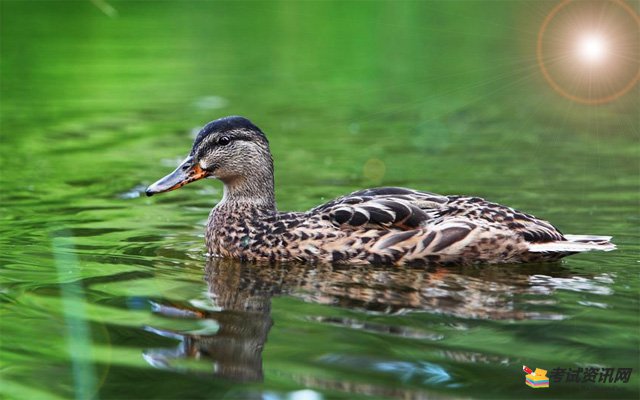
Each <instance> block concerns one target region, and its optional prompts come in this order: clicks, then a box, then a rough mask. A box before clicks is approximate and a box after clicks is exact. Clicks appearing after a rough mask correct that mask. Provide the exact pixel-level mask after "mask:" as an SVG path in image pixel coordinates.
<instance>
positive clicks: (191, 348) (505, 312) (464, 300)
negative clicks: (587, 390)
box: [144, 258, 602, 382]
mask: <svg viewBox="0 0 640 400" xmlns="http://www.w3.org/2000/svg"><path fill="white" fill-rule="evenodd" d="M574 278H575V277H573V276H572V274H571V272H570V271H569V270H568V269H566V268H564V267H563V266H562V264H560V263H556V264H531V265H501V266H481V267H480V266H478V267H428V268H403V267H375V268H373V267H355V266H331V265H322V266H308V265H296V264H280V265H271V266H267V265H255V264H246V263H241V262H238V261H233V260H227V259H218V258H215V259H210V260H207V262H206V265H205V280H206V282H207V285H208V296H209V299H210V304H208V305H204V304H195V303H193V302H192V303H189V304H179V305H176V304H154V311H155V312H156V313H158V314H159V315H162V316H165V317H167V318H188V319H201V320H203V321H205V320H210V321H211V324H209V325H210V326H212V328H211V329H209V330H207V329H204V330H200V331H196V332H193V331H192V332H176V331H168V330H159V329H155V328H153V327H148V328H147V330H148V331H149V332H153V333H155V334H158V335H161V336H165V337H169V338H172V339H176V340H178V341H179V342H180V344H179V345H178V347H177V348H173V349H152V350H151V349H150V350H147V351H146V352H145V354H144V358H145V360H146V361H147V362H149V363H150V364H151V365H153V366H155V367H158V368H162V369H169V370H175V371H178V372H185V373H196V374H203V375H211V374H213V375H215V376H218V377H222V378H225V379H230V380H234V381H243V382H256V381H262V380H263V368H262V351H263V349H264V346H265V343H266V342H267V337H268V334H269V330H270V328H271V326H272V325H273V320H272V318H271V299H272V297H274V296H282V295H286V296H291V297H294V298H298V299H301V300H303V301H305V302H309V303H316V304H326V305H331V306H337V307H342V308H347V309H357V310H361V311H365V312H369V313H383V314H405V313H408V312H426V313H431V314H444V315H449V316H454V317H460V318H465V319H485V320H530V319H549V320H557V319H563V318H564V316H563V315H561V314H558V313H557V312H556V313H555V314H554V313H551V312H548V313H543V312H540V311H534V310H531V309H530V307H527V304H528V303H527V300H526V299H525V300H522V298H523V297H524V298H526V296H527V295H534V297H535V298H536V299H535V300H534V301H532V303H531V304H535V302H540V300H543V301H552V299H551V298H550V297H549V296H548V295H549V294H550V293H553V292H554V291H555V288H556V287H562V288H563V289H565V288H566V287H567V285H569V286H570V284H571V282H572V280H573V279H574ZM579 284H580V285H582V286H580V287H579V288H578V289H580V288H585V287H586V288H587V290H589V288H588V285H589V284H592V285H593V288H594V290H599V289H598V288H602V287H601V286H597V285H595V282H594V281H592V280H591V279H587V278H583V277H581V278H580V279H579ZM585 285H587V286H585ZM518 299H519V300H518ZM194 304H195V305H194ZM534 308H535V307H534ZM309 320H312V321H314V322H319V323H325V324H331V325H342V326H345V325H346V326H348V327H350V328H356V329H364V330H369V331H372V332H376V333H383V334H391V335H397V336H402V337H410V338H416V339H424V340H439V338H438V337H436V336H437V334H433V335H432V334H428V333H427V334H425V333H423V332H420V331H415V330H411V329H408V328H407V329H405V328H403V327H398V326H386V325H383V324H365V323H361V322H358V321H354V320H351V319H348V318H324V317H313V316H309ZM189 360H191V361H195V360H197V362H193V363H189ZM196 364H197V365H198V367H197V368H195V367H194V365H196Z"/></svg>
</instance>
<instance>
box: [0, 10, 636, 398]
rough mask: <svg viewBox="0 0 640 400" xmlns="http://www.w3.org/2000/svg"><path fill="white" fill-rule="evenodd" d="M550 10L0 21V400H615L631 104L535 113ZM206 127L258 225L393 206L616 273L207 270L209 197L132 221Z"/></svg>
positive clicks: (543, 97) (94, 15) (632, 285)
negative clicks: (242, 122) (539, 228)
mask: <svg viewBox="0 0 640 400" xmlns="http://www.w3.org/2000/svg"><path fill="white" fill-rule="evenodd" d="M556 4H557V2H553V1H551V2H547V1H537V0H536V1H513V2H511V1H495V2H492V1H399V2H396V1H375V2H361V1H347V2H328V1H327V2H325V1H305V2H294V1H282V2H266V1H265V2H262V1H239V2H225V1H220V2H213V1H158V2H155V1H113V2H108V3H105V2H102V1H99V0H96V1H94V2H91V1H51V2H49V1H12V0H2V1H0V56H1V59H0V67H1V71H0V79H1V80H0V85H1V88H0V89H1V99H0V117H1V119H0V134H1V142H0V143H1V147H0V162H1V164H0V181H1V184H2V185H1V187H2V190H1V191H0V199H1V203H0V207H1V209H2V212H1V213H0V231H1V233H2V234H1V235H0V259H1V260H2V264H1V265H2V269H1V270H0V284H1V291H0V299H1V300H2V310H1V312H2V316H1V319H0V329H1V331H0V344H1V346H2V348H1V352H0V363H1V369H0V372H1V374H2V375H1V379H2V380H1V381H0V393H2V396H3V397H5V398H11V399H25V398H31V399H36V398H37V399H41V398H42V399H49V398H50V399H57V398H78V399H80V398H82V399H84V398H92V397H93V398H105V399H112V398H113V399H115V398H265V399H272V398H274V399H276V398H293V399H316V398H336V397H343V398H360V397H373V398H381V397H389V398H413V399H418V398H427V397H428V398H469V397H481V398H498V397H500V398H514V397H517V398H527V397H534V396H535V397H538V395H541V394H540V393H537V392H534V391H533V390H532V389H529V388H527V387H526V386H525V385H524V374H523V373H522V372H521V366H522V364H526V365H528V366H529V367H531V368H536V367H537V368H545V369H548V370H551V369H553V368H556V367H563V368H587V367H593V366H597V367H613V368H622V367H631V368H634V371H633V373H632V375H631V381H630V382H628V383H622V382H617V383H584V384H576V383H570V382H569V383H557V384H555V385H554V384H553V383H552V387H551V388H550V389H540V391H543V390H544V391H545V394H542V395H544V396H551V397H554V398H560V397H567V398H576V397H579V398H581V397H583V398H637V397H638V393H639V388H638V384H639V379H638V373H640V371H639V368H640V365H639V362H638V360H639V355H640V353H639V346H640V345H639V342H638V326H640V324H639V322H640V321H639V318H638V315H639V313H638V311H639V310H640V308H639V297H638V291H639V283H640V278H639V276H638V273H637V267H638V250H640V246H639V241H638V238H639V234H640V232H639V231H638V226H639V225H638V224H639V222H640V218H639V215H638V206H639V204H640V203H639V200H640V196H639V193H640V192H639V189H640V187H639V186H640V180H639V178H640V174H639V171H640V170H639V160H640V146H639V139H640V122H639V120H638V109H640V94H639V92H638V90H637V87H636V88H634V89H633V90H632V91H631V92H629V93H627V94H626V95H625V96H624V97H621V98H619V99H617V100H616V101H614V102H611V103H608V104H605V105H600V106H587V105H582V104H577V103H574V102H571V101H570V100H568V99H565V98H563V97H562V96H560V95H558V94H557V93H556V92H554V91H553V90H552V89H551V88H550V87H549V85H548V84H547V83H546V82H545V80H544V79H543V77H542V75H541V73H540V71H539V68H538V65H537V62H536V57H535V42H536V38H537V34H538V29H539V27H540V25H541V23H542V21H543V19H544V17H545V15H547V14H548V13H549V11H550V10H551V9H552V8H553V7H554V6H555V5H556ZM631 5H632V6H633V7H635V10H636V11H637V10H638V7H637V3H635V4H631ZM636 61H637V60H636ZM225 115H243V116H246V117H248V118H250V119H251V120H252V121H253V122H255V123H256V124H257V125H258V126H260V127H261V128H262V129H263V130H264V131H265V132H266V134H267V136H268V138H269V139H270V142H271V147H272V151H273V153H274V159H275V167H276V197H277V201H278V205H279V207H280V208H281V209H283V210H303V209H306V208H310V207H312V206H314V205H317V204H319V203H320V202H322V201H326V200H329V199H330V198H332V197H334V196H338V195H341V194H344V193H347V192H349V191H351V190H355V189H358V188H362V187H366V186H378V185H397V186H408V187H413V188H417V189H422V190H429V191H434V192H437V193H443V194H473V195H479V196H483V197H485V198H487V199H489V200H492V201H496V202H500V203H503V204H508V205H510V206H513V207H517V208H520V209H523V210H525V211H528V212H531V213H533V214H535V215H537V216H539V217H542V218H545V219H548V220H550V221H553V222H554V223H555V224H556V225H557V226H558V227H559V228H560V229H561V230H562V231H563V232H567V233H575V234H589V233H590V234H600V235H607V234H608V235H614V237H615V239H614V241H615V243H616V244H617V245H618V246H619V250H617V251H616V252H613V253H604V254H585V255H580V256H576V257H573V258H570V259H568V260H567V261H566V262H564V263H562V264H558V265H551V266H536V265H533V266H500V267H487V268H470V269H469V268H453V267H452V268H446V269H443V268H438V269H434V268H428V269H424V270H418V271H415V270H406V271H405V270H398V269H391V270H388V269H385V270H382V271H379V272H375V271H374V272H371V271H361V270H348V271H334V270H331V269H329V271H326V270H321V271H315V270H310V269H305V268H302V269H301V270H300V269H297V268H298V267H282V268H284V269H280V270H275V271H272V270H266V271H265V270H263V269H261V268H259V267H258V266H251V265H243V266H239V265H236V264H233V263H232V264H231V265H226V264H223V265H218V264H216V263H213V264H214V265H212V262H211V261H207V260H206V257H205V255H204V251H205V249H204V246H203V239H202V235H203V224H204V221H205V219H206V216H207V213H208V211H209V210H210V208H211V207H212V206H213V205H214V204H215V203H216V202H217V201H218V200H220V198H221V195H222V193H221V186H220V184H219V183H214V182H212V181H207V182H198V183H196V184H194V185H190V186H189V187H186V188H184V189H182V190H180V191H178V192H174V193H170V194H167V195H165V196H157V197H154V198H153V199H147V198H143V197H140V195H141V193H142V191H143V190H144V187H145V186H146V185H148V184H149V183H152V182H153V181H155V180H156V179H158V178H159V177H161V176H163V175H164V174H166V173H167V172H168V171H170V170H171V169H172V168H173V167H175V165H176V164H177V162H178V161H179V159H181V158H182V157H184V155H185V154H186V153H187V152H188V151H189V149H190V145H191V141H192V135H193V130H194V129H197V128H198V127H200V126H201V125H203V124H204V123H206V122H208V121H210V120H212V119H215V118H219V117H221V116H225ZM290 268H291V269H290ZM300 268H301V267H300ZM203 271H205V272H206V273H205V272H203ZM207 271H208V272H207ZM283 271H284V272H283ZM227 274H228V275H229V279H226V277H227ZM369 274H370V275H369ZM203 277H204V280H203ZM221 277H222V278H221ZM287 277H289V278H287ZM292 277H296V278H300V279H298V280H297V281H295V282H293V281H287V279H289V280H291V279H292ZM318 277H320V278H322V279H320V278H318ZM223 278H224V279H223ZM240 278H242V279H240ZM225 295H226V296H225ZM272 296H273V297H272ZM246 298H249V299H252V300H251V301H248V300H247V302H248V303H243V301H244V300H242V299H245V300H246ZM234 299H235V300H234ZM241 300H242V301H241ZM252 302H253V303H252ZM249 303H251V304H254V303H255V304H259V305H260V307H258V309H254V308H251V307H249V306H246V304H249ZM252 307H253V306H252ZM177 309H189V310H192V311H191V312H196V313H201V314H202V315H206V318H201V317H202V315H201V314H198V315H200V317H198V318H195V317H194V315H195V314H189V313H187V312H185V313H186V314H184V313H181V312H178V311H176V310H177ZM172 310H173V311H172ZM194 310H195V311H194ZM271 324H273V326H271ZM225 329H226V330H225ZM194 348H197V349H199V350H198V351H196V350H194ZM225 348H226V349H231V350H232V351H230V354H226V353H225V350H224V349H225ZM263 348H264V349H263ZM150 349H151V350H150ZM158 349H162V350H158ZM207 349H208V350H207ZM205 350H207V351H205ZM235 350H238V351H237V352H235ZM236 363H237V364H238V365H236ZM231 370H233V371H235V373H230V372H229V371H231Z"/></svg>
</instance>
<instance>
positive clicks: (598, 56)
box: [577, 34, 608, 64]
mask: <svg viewBox="0 0 640 400" xmlns="http://www.w3.org/2000/svg"><path fill="white" fill-rule="evenodd" d="M577 50H578V55H579V56H580V58H581V59H582V60H583V61H585V62H587V63H589V64H598V63H600V62H601V61H603V60H604V59H605V57H606V56H607V51H608V49H607V42H606V41H605V40H604V38H603V37H602V36H600V35H598V34H588V35H585V36H584V37H582V38H581V39H580V41H579V43H578V48H577Z"/></svg>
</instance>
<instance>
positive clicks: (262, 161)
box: [147, 117, 615, 265]
mask: <svg viewBox="0 0 640 400" xmlns="http://www.w3.org/2000/svg"><path fill="white" fill-rule="evenodd" d="M204 177H214V178H217V179H219V180H221V181H222V182H223V183H224V197H223V199H222V201H221V202H220V203H219V204H218V205H217V206H216V207H215V208H214V209H213V210H212V211H211V214H210V215H209V221H208V223H207V229H206V234H205V238H206V245H207V249H208V251H209V253H210V254H212V255H218V256H223V257H231V258H236V259H241V260H251V261H267V262H275V261H302V262H311V263H318V262H320V263H326V262H330V263H350V264H387V265H390V264H391V265H413V264H428V263H461V264H467V263H518V262H534V261H535V262H537V261H554V260H557V259H559V258H561V257H564V256H566V255H568V254H572V253H576V252H580V251H587V250H612V249H614V248H615V246H614V245H613V244H611V243H610V242H609V237H600V236H577V235H574V236H569V235H566V236H564V235H563V234H562V233H560V232H559V231H558V230H557V229H556V228H555V227H553V226H552V225H551V224H550V223H548V222H546V221H543V220H540V219H537V218H535V217H533V216H531V215H528V214H524V213H521V212H519V211H517V210H514V209H512V208H509V207H505V206H502V205H499V204H495V203H491V202H488V201H486V200H483V199H481V198H478V197H466V196H442V195H438V194H434V193H428V192H421V191H416V190H411V189H406V188H397V187H384V188H375V189H366V190H361V191H357V192H354V193H351V194H349V195H346V196H343V197H340V198H337V199H335V200H333V201H330V202H328V203H326V204H323V205H320V206H318V207H316V208H314V209H312V210H309V211H307V212H288V213H281V212H278V211H277V209H276V206H275V200H274V184H273V161H272V158H271V153H270V151H269V145H268V141H267V139H266V136H265V135H264V133H262V132H261V131H260V130H259V129H258V128H257V127H256V126H255V125H253V124H252V123H251V122H249V121H248V120H247V119H245V118H242V117H227V118H222V119H220V120H216V121H214V122H211V123H209V124H208V125H206V126H205V128H203V130H202V131H201V132H200V133H199V134H198V137H197V138H196V141H195V143H194V147H193V149H192V151H191V153H190V155H189V156H188V157H187V159H186V160H185V161H184V162H183V164H182V165H181V166H180V167H178V169H176V171H174V172H173V173H172V174H170V175H168V176H167V177H165V178H163V179H162V180H160V181H158V182H157V183H156V184H154V185H152V186H150V187H149V189H148V190H147V194H149V195H151V194H155V193H158V192H163V191H168V190H173V189H175V188H178V187H181V186H182V185H184V184H186V183H189V182H191V181H193V180H197V179H200V178H204Z"/></svg>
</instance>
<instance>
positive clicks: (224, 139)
mask: <svg viewBox="0 0 640 400" xmlns="http://www.w3.org/2000/svg"><path fill="white" fill-rule="evenodd" d="M229 143H231V139H230V138H229V136H223V137H221V138H220V139H218V144H219V145H220V146H226V145H228V144H229Z"/></svg>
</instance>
